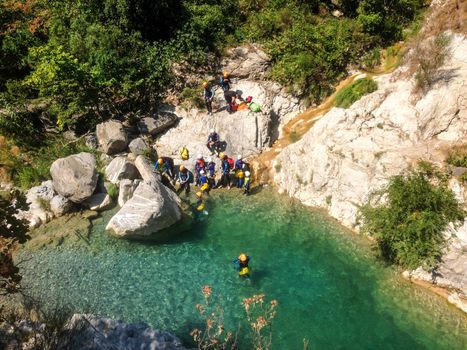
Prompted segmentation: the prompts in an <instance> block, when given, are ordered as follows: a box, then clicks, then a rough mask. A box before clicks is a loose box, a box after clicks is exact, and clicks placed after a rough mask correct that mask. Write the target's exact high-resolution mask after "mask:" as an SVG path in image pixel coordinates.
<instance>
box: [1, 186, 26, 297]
mask: <svg viewBox="0 0 467 350" xmlns="http://www.w3.org/2000/svg"><path fill="white" fill-rule="evenodd" d="M26 209H27V207H26V201H25V198H24V197H23V196H21V194H20V193H19V192H14V193H11V194H9V195H7V196H5V195H2V196H0V295H5V294H12V293H16V292H18V290H19V288H20V281H21V276H20V275H19V269H18V267H17V266H16V265H15V263H14V262H13V251H14V250H15V249H16V247H17V245H18V244H19V243H25V242H26V240H27V239H28V238H29V236H28V233H27V232H28V229H27V226H26V222H25V221H24V220H22V219H18V218H17V217H16V215H17V214H18V212H19V210H26Z"/></svg>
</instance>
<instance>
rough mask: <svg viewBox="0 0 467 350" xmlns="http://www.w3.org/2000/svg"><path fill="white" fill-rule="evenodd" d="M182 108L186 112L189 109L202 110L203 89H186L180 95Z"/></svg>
mask: <svg viewBox="0 0 467 350" xmlns="http://www.w3.org/2000/svg"><path fill="white" fill-rule="evenodd" d="M180 101H181V102H182V107H183V108H185V109H186V110H188V109H190V108H193V107H194V108H197V109H202V108H204V99H203V89H202V88H190V87H186V88H184V89H183V91H182V92H181V94H180Z"/></svg>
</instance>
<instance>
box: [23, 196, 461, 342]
mask: <svg viewBox="0 0 467 350" xmlns="http://www.w3.org/2000/svg"><path fill="white" fill-rule="evenodd" d="M207 207H208V210H209V212H210V213H209V216H208V217H207V218H206V220H204V221H202V222H199V223H196V224H194V225H193V226H192V229H191V230H189V231H187V232H185V233H183V234H182V235H180V236H178V237H176V238H174V239H173V240H171V241H170V242H167V243H165V244H149V243H138V242H127V241H123V240H118V239H116V238H113V237H110V236H109V235H108V234H106V233H105V232H104V227H105V225H106V223H107V222H108V220H109V219H110V217H111V214H112V212H107V213H104V214H103V216H102V217H101V218H99V219H96V220H95V221H94V227H93V231H92V234H91V239H90V244H89V245H88V244H85V243H83V244H82V245H78V246H69V245H67V244H66V242H65V244H63V245H61V246H60V247H58V248H57V247H54V248H52V247H46V248H43V249H40V250H27V249H25V250H23V251H22V252H21V254H20V255H21V257H26V256H27V258H28V259H27V261H25V262H24V263H23V274H24V280H23V285H24V287H25V288H27V290H28V292H29V293H30V294H32V295H34V296H36V297H37V298H39V299H41V300H43V301H44V302H45V303H46V304H47V305H48V306H51V307H52V306H54V305H51V302H50V301H51V300H55V301H57V300H60V303H61V304H63V305H64V306H66V307H68V308H71V309H72V310H73V311H75V312H91V313H94V314H99V315H102V316H107V317H112V318H119V319H123V320H125V321H127V322H133V321H145V322H147V323H149V324H151V325H152V326H154V327H157V328H163V329H166V330H169V331H172V332H174V333H175V334H177V335H178V336H179V337H181V338H182V339H184V340H186V341H188V340H189V339H190V337H189V335H188V333H189V332H190V330H191V329H192V328H193V327H195V326H197V325H198V324H199V321H200V318H199V316H198V315H197V312H196V309H195V304H197V303H198V302H200V301H201V300H202V295H201V293H200V289H201V286H203V285H210V286H212V288H213V292H214V293H213V294H214V301H216V302H218V303H219V304H221V305H222V306H223V307H224V309H225V310H226V314H225V318H226V324H227V326H229V327H232V329H235V328H236V325H237V323H238V322H239V320H241V319H243V315H244V311H243V309H242V306H241V301H242V299H243V298H244V297H248V296H251V295H253V294H259V293H264V294H266V296H267V298H268V299H277V300H278V301H279V306H278V314H277V317H276V319H275V323H274V335H273V337H274V339H273V344H274V345H273V349H276V350H278V349H303V345H302V339H303V338H307V339H308V340H309V349H411V350H414V349H451V350H452V349H465V348H467V322H466V321H467V318H466V317H465V315H464V314H462V313H461V312H460V311H458V310H456V309H454V308H453V307H451V306H450V305H448V304H447V302H446V301H445V300H443V299H441V298H439V297H437V296H435V295H433V294H431V293H430V292H427V291H425V290H424V289H422V288H419V287H417V286H413V285H411V284H410V283H408V282H406V281H404V280H402V279H401V278H400V277H399V275H398V273H396V272H395V271H393V270H392V269H389V268H386V267H384V266H383V265H382V264H381V263H380V262H378V261H377V260H376V259H375V258H374V252H372V250H371V249H370V247H369V246H368V242H367V240H366V239H363V238H361V237H358V236H356V235H353V234H349V232H346V231H345V230H344V229H342V228H341V227H340V226H339V225H337V224H336V223H334V222H333V221H332V220H330V219H329V218H327V217H326V216H325V215H324V214H322V213H320V212H317V211H312V210H310V209H308V208H304V207H303V206H302V205H300V204H299V203H297V202H295V201H293V200H291V199H289V198H286V197H284V196H280V195H277V194H275V193H273V191H272V190H264V191H262V192H260V193H258V194H256V195H254V196H250V197H248V198H246V197H243V196H242V195H241V194H240V193H238V192H237V191H234V190H232V191H231V192H228V193H226V192H222V193H221V192H217V193H214V194H213V198H211V199H210V200H209V202H208V205H207ZM239 252H246V253H247V254H248V255H250V256H251V258H252V260H251V266H252V268H253V273H252V277H251V279H250V280H249V281H246V280H243V279H240V278H238V277H237V275H236V273H235V271H234V269H233V264H232V260H233V259H234V258H235V257H236V256H237V255H238V253H239ZM54 307H55V306H54ZM243 329H245V327H243ZM242 338H243V340H242V347H241V349H249V348H250V347H249V346H248V339H247V338H245V337H242Z"/></svg>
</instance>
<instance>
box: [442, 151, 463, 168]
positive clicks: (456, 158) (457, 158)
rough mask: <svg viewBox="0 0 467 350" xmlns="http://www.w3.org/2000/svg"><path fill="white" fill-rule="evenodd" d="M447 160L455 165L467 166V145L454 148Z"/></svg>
mask: <svg viewBox="0 0 467 350" xmlns="http://www.w3.org/2000/svg"><path fill="white" fill-rule="evenodd" d="M446 162H447V163H448V164H451V165H454V166H459V167H464V168H467V146H460V147H455V148H453V149H452V150H451V152H450V153H449V156H448V158H447V159H446Z"/></svg>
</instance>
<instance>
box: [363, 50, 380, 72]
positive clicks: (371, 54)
mask: <svg viewBox="0 0 467 350" xmlns="http://www.w3.org/2000/svg"><path fill="white" fill-rule="evenodd" d="M361 63H362V67H363V68H364V69H368V70H371V69H374V68H375V67H377V66H379V65H380V64H381V49H380V48H379V47H377V48H374V49H373V50H370V51H368V52H367V53H366V54H365V55H364V56H363V57H362V60H361Z"/></svg>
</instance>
